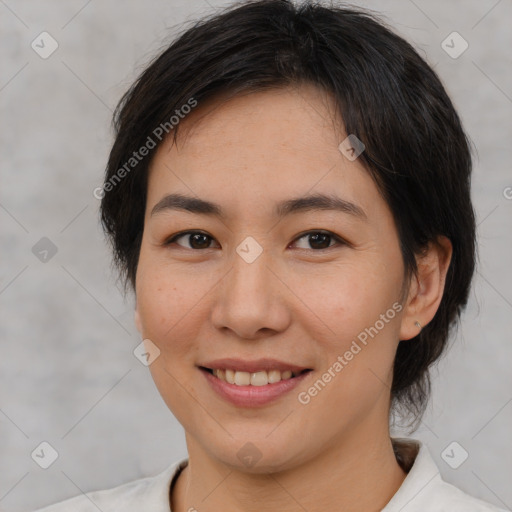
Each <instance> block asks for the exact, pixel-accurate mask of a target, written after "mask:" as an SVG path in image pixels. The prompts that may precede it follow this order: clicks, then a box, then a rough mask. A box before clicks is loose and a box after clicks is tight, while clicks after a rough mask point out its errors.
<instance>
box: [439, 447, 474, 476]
mask: <svg viewBox="0 0 512 512" xmlns="http://www.w3.org/2000/svg"><path fill="white" fill-rule="evenodd" d="M468 457H469V454H468V452H467V451H466V450H465V449H464V448H463V447H462V446H461V445H460V444H459V443H457V441H452V442H451V443H450V444H449V445H448V446H447V447H446V448H445V449H444V450H443V451H442V452H441V458H442V459H443V460H444V461H445V462H446V464H448V466H450V467H451V468H452V469H457V468H458V467H460V466H462V464H463V463H464V462H465V461H466V459H467V458H468Z"/></svg>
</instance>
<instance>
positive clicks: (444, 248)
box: [400, 236, 453, 340]
mask: <svg viewBox="0 0 512 512" xmlns="http://www.w3.org/2000/svg"><path fill="white" fill-rule="evenodd" d="M452 251H453V248H452V244H451V242H450V240H449V239H448V238H446V237H445V236H439V237H438V240H437V243H434V242H432V243H430V244H429V247H428V250H427V252H426V253H425V254H423V255H422V256H419V257H418V258H417V260H416V261H417V266H418V276H417V278H416V277H415V279H414V281H413V282H412V283H411V288H410V290H409V296H408V297H407V301H406V304H405V307H404V314H403V316H402V324H401V327H400V340H409V339H411V338H414V337H415V336H417V335H418V334H419V333H420V331H421V329H422V328H424V327H425V325H427V324H428V323H429V322H430V321H431V320H432V318H434V316H435V314H436V312H437V309H438V308H439V304H440V303H441V300H442V298H443V294H444V287H445V282H446V275H447V273H448V268H449V266H450V261H451V257H452Z"/></svg>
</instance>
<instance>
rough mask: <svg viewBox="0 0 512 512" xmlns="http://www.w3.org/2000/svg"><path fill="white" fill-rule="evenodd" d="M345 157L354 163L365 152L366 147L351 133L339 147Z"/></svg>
mask: <svg viewBox="0 0 512 512" xmlns="http://www.w3.org/2000/svg"><path fill="white" fill-rule="evenodd" d="M338 149H339V150H340V151H341V153H342V154H343V156H344V157H345V158H347V159H348V160H350V161H351V162H353V161H354V160H356V158H357V157H358V156H359V155H360V154H361V153H362V152H363V151H364V150H365V145H364V144H363V143H362V142H361V141H360V140H359V139H358V138H357V137H356V136H355V135H354V134H353V133H351V134H350V135H349V136H348V137H347V138H346V139H344V140H343V142H342V143H341V144H340V145H339V146H338Z"/></svg>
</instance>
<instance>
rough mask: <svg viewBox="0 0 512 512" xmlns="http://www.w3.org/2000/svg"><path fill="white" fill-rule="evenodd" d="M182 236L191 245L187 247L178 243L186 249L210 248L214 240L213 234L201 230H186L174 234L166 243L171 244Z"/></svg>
mask: <svg viewBox="0 0 512 512" xmlns="http://www.w3.org/2000/svg"><path fill="white" fill-rule="evenodd" d="M181 238H184V239H185V240H187V241H188V244H189V246H188V247H187V246H184V245H182V244H179V243H178V244H177V245H180V246H181V247H185V249H209V248H210V247H209V246H210V242H211V241H212V240H213V238H212V237H211V236H209V235H207V234H206V233H202V232H201V231H185V232H182V233H178V234H177V235H174V236H173V237H172V238H170V239H169V240H167V241H166V242H165V245H171V244H173V243H175V242H176V241H177V240H179V239H181Z"/></svg>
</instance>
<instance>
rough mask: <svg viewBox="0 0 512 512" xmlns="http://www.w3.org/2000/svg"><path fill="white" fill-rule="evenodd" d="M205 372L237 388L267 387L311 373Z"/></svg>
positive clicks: (218, 370)
mask: <svg viewBox="0 0 512 512" xmlns="http://www.w3.org/2000/svg"><path fill="white" fill-rule="evenodd" d="M205 370H207V371H209V372H210V373H211V374H212V375H214V376H215V377H217V378H218V379H220V380H223V381H224V382H228V383H229V384H235V385H236V386H266V385H267V384H275V383H276V382H280V381H282V380H288V379H292V378H294V377H297V376H298V375H300V374H301V373H304V372H307V371H309V370H307V369H304V370H302V371H294V372H292V371H291V370H285V371H280V370H259V371H256V372H244V371H238V370H230V369H225V370H224V369H220V368H216V369H213V370H212V369H210V368H205Z"/></svg>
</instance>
